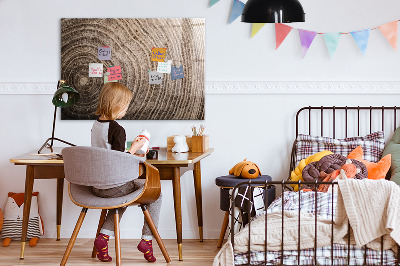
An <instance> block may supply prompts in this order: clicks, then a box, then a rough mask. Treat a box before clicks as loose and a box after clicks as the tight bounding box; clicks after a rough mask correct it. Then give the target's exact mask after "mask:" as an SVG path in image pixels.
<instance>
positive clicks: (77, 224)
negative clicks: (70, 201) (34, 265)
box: [60, 208, 87, 266]
mask: <svg viewBox="0 0 400 266" xmlns="http://www.w3.org/2000/svg"><path fill="white" fill-rule="evenodd" d="M86 212H87V208H82V211H81V214H80V215H79V218H78V221H77V222H76V225H75V229H74V232H72V236H71V239H70V240H69V243H68V246H67V249H66V250H65V253H64V257H63V258H62V260H61V263H60V265H61V266H64V265H65V264H66V263H67V260H68V257H69V254H70V253H71V250H72V247H73V246H74V243H75V240H76V237H77V236H78V233H79V230H80V229H81V226H82V223H83V220H84V219H85V216H86Z"/></svg>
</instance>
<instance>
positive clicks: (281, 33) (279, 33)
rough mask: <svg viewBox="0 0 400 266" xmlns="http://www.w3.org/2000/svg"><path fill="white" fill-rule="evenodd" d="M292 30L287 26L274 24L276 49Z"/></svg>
mask: <svg viewBox="0 0 400 266" xmlns="http://www.w3.org/2000/svg"><path fill="white" fill-rule="evenodd" d="M292 29H293V28H292V27H290V26H288V25H285V24H281V23H275V40H276V49H278V47H279V46H280V45H281V44H282V42H283V41H284V40H285V38H286V36H288V34H289V33H290V31H291V30H292Z"/></svg>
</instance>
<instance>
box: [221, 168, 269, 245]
mask: <svg viewBox="0 0 400 266" xmlns="http://www.w3.org/2000/svg"><path fill="white" fill-rule="evenodd" d="M249 180H250V179H245V178H241V177H236V176H234V175H227V176H220V177H217V178H216V179H215V184H216V185H217V186H219V187H220V209H221V210H222V211H224V212H225V217H224V221H223V222H222V227H221V233H220V235H219V240H218V245H217V247H218V248H220V247H221V246H222V242H223V241H224V237H225V232H226V228H227V227H228V223H229V212H230V198H229V194H230V190H231V189H233V188H234V187H235V186H236V185H237V184H239V183H242V182H246V181H249ZM251 180H252V181H263V182H265V181H266V180H267V181H272V178H271V177H270V176H268V175H261V176H259V177H257V178H254V179H251ZM254 187H257V186H254ZM267 189H268V199H265V200H267V204H266V206H267V207H268V206H269V204H271V203H272V202H273V201H274V200H275V186H273V185H271V186H270V187H268V188H267ZM264 193H265V192H264Z"/></svg>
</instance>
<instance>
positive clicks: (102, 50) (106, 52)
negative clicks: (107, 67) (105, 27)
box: [97, 46, 111, 60]
mask: <svg viewBox="0 0 400 266" xmlns="http://www.w3.org/2000/svg"><path fill="white" fill-rule="evenodd" d="M97 58H98V59H100V60H111V47H108V46H102V47H98V48H97Z"/></svg>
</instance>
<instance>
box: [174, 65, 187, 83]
mask: <svg viewBox="0 0 400 266" xmlns="http://www.w3.org/2000/svg"><path fill="white" fill-rule="evenodd" d="M184 77H185V74H184V73H183V66H180V67H174V66H173V67H171V80H175V79H183V78H184Z"/></svg>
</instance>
